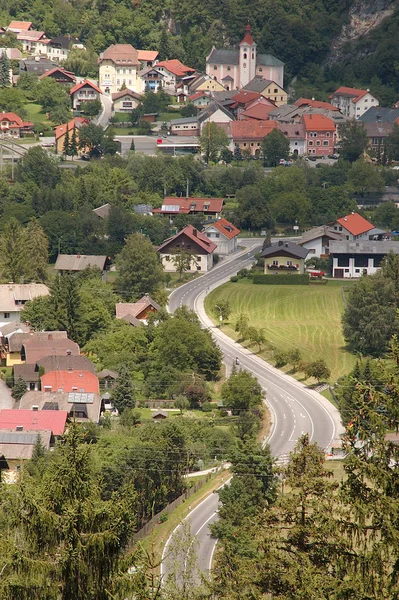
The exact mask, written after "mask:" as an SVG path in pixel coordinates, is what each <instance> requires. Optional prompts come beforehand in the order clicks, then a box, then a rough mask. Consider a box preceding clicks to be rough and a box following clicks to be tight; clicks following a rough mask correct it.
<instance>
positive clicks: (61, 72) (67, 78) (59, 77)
mask: <svg viewBox="0 0 399 600" xmlns="http://www.w3.org/2000/svg"><path fill="white" fill-rule="evenodd" d="M44 77H50V78H51V79H55V81H56V82H57V83H59V84H60V85H75V83H76V77H75V73H72V71H66V70H65V69H63V68H62V67H54V69H50V70H49V71H46V72H45V73H43V75H40V77H39V79H43V78H44Z"/></svg>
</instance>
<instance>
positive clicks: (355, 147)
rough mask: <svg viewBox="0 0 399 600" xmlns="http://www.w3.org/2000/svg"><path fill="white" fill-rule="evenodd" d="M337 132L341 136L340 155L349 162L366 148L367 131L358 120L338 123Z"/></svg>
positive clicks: (353, 160)
mask: <svg viewBox="0 0 399 600" xmlns="http://www.w3.org/2000/svg"><path fill="white" fill-rule="evenodd" d="M339 134H340V136H341V150H340V155H341V156H342V157H343V158H344V159H345V160H348V161H349V162H351V163H353V162H355V161H356V160H358V159H359V158H360V157H361V156H363V153H364V151H365V150H366V148H367V144H368V138H367V132H366V129H365V127H364V125H363V123H360V122H359V121H356V120H355V119H352V120H350V121H346V123H344V124H343V125H340V128H339Z"/></svg>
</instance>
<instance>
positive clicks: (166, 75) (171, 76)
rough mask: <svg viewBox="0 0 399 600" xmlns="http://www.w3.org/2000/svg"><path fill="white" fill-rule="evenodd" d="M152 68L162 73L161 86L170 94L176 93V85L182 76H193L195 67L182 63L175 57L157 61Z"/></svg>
mask: <svg viewBox="0 0 399 600" xmlns="http://www.w3.org/2000/svg"><path fill="white" fill-rule="evenodd" d="M154 69H155V70H156V71H158V73H161V75H163V79H162V88H163V89H164V90H165V92H168V93H171V94H175V93H176V87H177V85H178V84H179V83H180V82H181V80H182V79H183V78H185V77H187V76H188V77H190V76H193V75H194V73H195V69H192V68H191V67H187V66H186V65H183V63H182V62H180V60H177V59H176V58H174V59H172V60H163V61H161V62H158V63H157V64H156V65H155V66H154Z"/></svg>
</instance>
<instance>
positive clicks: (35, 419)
mask: <svg viewBox="0 0 399 600" xmlns="http://www.w3.org/2000/svg"><path fill="white" fill-rule="evenodd" d="M67 417H68V413H67V411H66V410H16V409H3V410H1V411H0V429H13V430H14V431H24V430H27V431H51V432H52V433H53V435H62V434H63V433H64V430H65V424H66V420H67ZM21 428H22V429H21Z"/></svg>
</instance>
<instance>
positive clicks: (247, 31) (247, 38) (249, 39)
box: [240, 23, 255, 46]
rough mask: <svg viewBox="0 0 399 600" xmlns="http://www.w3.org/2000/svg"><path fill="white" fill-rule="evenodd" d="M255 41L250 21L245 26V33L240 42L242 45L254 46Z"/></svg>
mask: <svg viewBox="0 0 399 600" xmlns="http://www.w3.org/2000/svg"><path fill="white" fill-rule="evenodd" d="M254 43H255V42H254V38H253V37H252V35H251V25H250V24H249V23H248V25H247V26H246V27H245V35H244V37H243V38H242V40H241V42H240V46H241V44H248V46H252V45H253V44H254Z"/></svg>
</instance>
